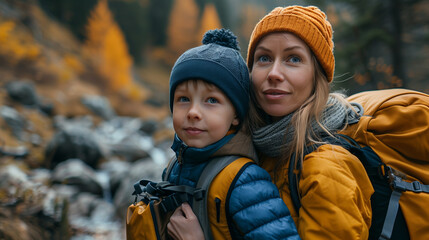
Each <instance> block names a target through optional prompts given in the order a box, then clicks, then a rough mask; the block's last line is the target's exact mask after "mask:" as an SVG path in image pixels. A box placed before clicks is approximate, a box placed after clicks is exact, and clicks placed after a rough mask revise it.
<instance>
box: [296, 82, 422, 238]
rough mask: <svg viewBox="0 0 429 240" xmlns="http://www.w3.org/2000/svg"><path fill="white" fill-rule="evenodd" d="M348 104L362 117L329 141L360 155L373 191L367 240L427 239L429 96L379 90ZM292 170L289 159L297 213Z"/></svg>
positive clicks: (353, 99) (297, 177)
mask: <svg viewBox="0 0 429 240" xmlns="http://www.w3.org/2000/svg"><path fill="white" fill-rule="evenodd" d="M348 101H349V102H355V103H359V104H360V105H361V106H362V107H363V116H362V117H361V118H360V120H359V122H357V123H354V124H351V125H349V126H348V127H347V128H346V129H345V130H343V131H342V132H340V134H338V137H337V138H330V139H329V138H327V141H328V142H330V143H332V144H337V145H341V146H343V147H344V148H346V149H347V150H349V151H350V152H351V153H353V154H354V155H356V156H357V157H358V158H359V160H361V162H362V164H363V165H364V167H365V170H366V171H367V173H368V176H369V178H370V180H371V183H372V185H373V187H374V190H375V193H374V194H373V196H372V197H371V207H372V213H373V216H372V223H371V228H370V235H369V239H401V240H402V239H411V240H417V239H429V207H428V206H429V95H427V94H425V93H421V92H417V91H412V90H407V89H389V90H375V91H367V92H362V93H358V94H355V95H352V96H350V97H349V98H348ZM311 151H312V149H310V150H306V153H309V152H311ZM293 166H294V159H291V163H290V167H289V168H290V171H289V175H290V176H289V179H290V181H289V182H290V186H289V187H290V189H291V198H292V201H293V203H294V206H295V208H296V209H298V208H299V207H300V202H299V196H298V189H297V187H296V186H297V181H299V176H298V175H297V174H295V173H294V171H293V169H294V168H293ZM295 172H296V171H295ZM297 212H299V211H297Z"/></svg>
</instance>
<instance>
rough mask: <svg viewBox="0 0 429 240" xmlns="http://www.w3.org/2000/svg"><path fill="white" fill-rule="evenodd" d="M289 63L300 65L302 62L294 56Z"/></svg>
mask: <svg viewBox="0 0 429 240" xmlns="http://www.w3.org/2000/svg"><path fill="white" fill-rule="evenodd" d="M289 62H291V63H299V62H301V58H299V57H297V56H292V57H291V58H289Z"/></svg>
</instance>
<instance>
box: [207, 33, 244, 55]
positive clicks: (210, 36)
mask: <svg viewBox="0 0 429 240" xmlns="http://www.w3.org/2000/svg"><path fill="white" fill-rule="evenodd" d="M210 43H214V44H218V45H221V46H224V47H229V48H232V49H235V50H237V51H239V50H240V47H239V46H238V41H237V37H236V36H235V35H234V33H232V32H231V30H229V29H224V28H222V29H214V30H208V31H207V32H206V33H205V34H204V37H203V44H210Z"/></svg>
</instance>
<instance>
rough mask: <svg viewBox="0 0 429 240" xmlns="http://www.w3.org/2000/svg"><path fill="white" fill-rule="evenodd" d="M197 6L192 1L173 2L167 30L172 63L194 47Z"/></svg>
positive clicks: (177, 0)
mask: <svg viewBox="0 0 429 240" xmlns="http://www.w3.org/2000/svg"><path fill="white" fill-rule="evenodd" d="M198 15H199V11H198V6H197V5H196V3H195V1H194V0H175V1H174V5H173V8H172V10H171V15H170V21H169V26H168V30H167V36H168V49H169V50H170V52H171V54H172V56H171V58H172V59H171V60H172V62H173V63H174V61H175V60H176V58H177V57H179V56H180V54H182V53H183V52H185V51H186V50H187V49H189V48H192V47H195V46H197V45H198V42H197V41H195V39H196V37H195V36H196V34H197V28H198Z"/></svg>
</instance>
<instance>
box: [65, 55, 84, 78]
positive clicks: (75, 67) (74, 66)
mask: <svg viewBox="0 0 429 240" xmlns="http://www.w3.org/2000/svg"><path fill="white" fill-rule="evenodd" d="M63 61H64V64H65V65H66V66H67V68H69V69H71V70H72V71H74V72H76V73H78V74H80V73H82V72H83V71H84V69H85V68H84V66H83V65H82V63H81V62H80V61H79V59H78V58H77V57H76V56H74V55H72V54H69V53H66V54H65V55H64V59H63Z"/></svg>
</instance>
